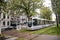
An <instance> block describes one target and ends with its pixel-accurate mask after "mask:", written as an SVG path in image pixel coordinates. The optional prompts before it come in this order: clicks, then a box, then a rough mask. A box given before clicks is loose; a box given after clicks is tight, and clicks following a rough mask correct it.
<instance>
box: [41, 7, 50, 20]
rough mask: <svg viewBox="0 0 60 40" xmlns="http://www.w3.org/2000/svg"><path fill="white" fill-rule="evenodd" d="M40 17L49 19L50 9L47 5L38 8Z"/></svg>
mask: <svg viewBox="0 0 60 40" xmlns="http://www.w3.org/2000/svg"><path fill="white" fill-rule="evenodd" d="M40 17H41V18H44V19H48V20H51V10H50V9H48V8H47V7H42V8H41V10H40Z"/></svg>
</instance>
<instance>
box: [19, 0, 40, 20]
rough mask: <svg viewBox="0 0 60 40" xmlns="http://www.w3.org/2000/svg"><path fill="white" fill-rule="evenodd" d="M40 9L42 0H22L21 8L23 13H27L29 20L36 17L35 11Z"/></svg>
mask: <svg viewBox="0 0 60 40" xmlns="http://www.w3.org/2000/svg"><path fill="white" fill-rule="evenodd" d="M40 7H41V0H21V5H20V8H21V9H22V12H25V14H26V15H27V17H28V19H29V18H30V17H31V16H33V15H35V10H36V9H37V8H40ZM32 14H33V15H32Z"/></svg>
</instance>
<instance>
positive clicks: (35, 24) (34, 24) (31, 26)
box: [27, 18, 55, 30]
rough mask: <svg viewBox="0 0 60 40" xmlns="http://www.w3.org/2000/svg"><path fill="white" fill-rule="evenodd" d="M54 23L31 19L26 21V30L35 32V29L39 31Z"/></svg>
mask: <svg viewBox="0 0 60 40" xmlns="http://www.w3.org/2000/svg"><path fill="white" fill-rule="evenodd" d="M54 23H55V21H50V20H47V19H42V18H32V20H30V21H28V27H27V28H28V30H35V29H40V28H44V27H47V26H50V25H53V24H54Z"/></svg>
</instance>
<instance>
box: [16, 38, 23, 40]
mask: <svg viewBox="0 0 60 40" xmlns="http://www.w3.org/2000/svg"><path fill="white" fill-rule="evenodd" d="M16 40H24V38H18V39H16Z"/></svg>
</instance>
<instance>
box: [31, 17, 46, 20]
mask: <svg viewBox="0 0 60 40" xmlns="http://www.w3.org/2000/svg"><path fill="white" fill-rule="evenodd" d="M32 19H38V20H47V19H43V18H38V17H32Z"/></svg>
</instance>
